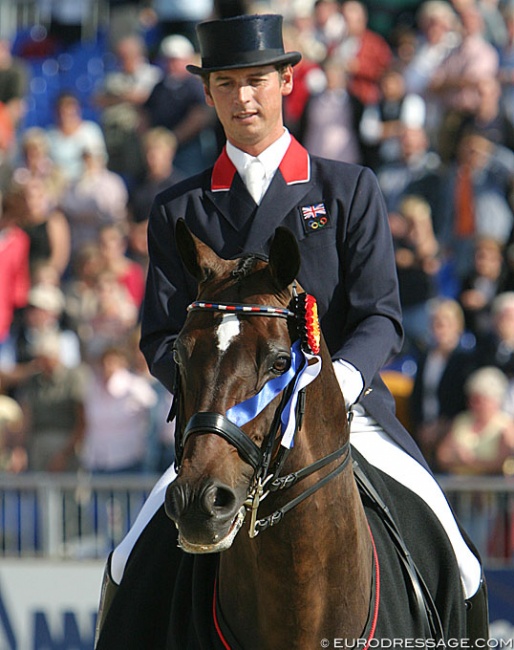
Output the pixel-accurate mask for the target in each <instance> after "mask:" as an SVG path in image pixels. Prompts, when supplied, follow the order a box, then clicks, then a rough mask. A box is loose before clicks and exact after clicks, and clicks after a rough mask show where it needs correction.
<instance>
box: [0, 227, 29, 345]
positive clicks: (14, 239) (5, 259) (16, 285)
mask: <svg viewBox="0 0 514 650" xmlns="http://www.w3.org/2000/svg"><path fill="white" fill-rule="evenodd" d="M29 249H30V239H29V236H28V235H27V233H25V232H23V230H22V229H21V228H18V227H17V226H13V227H8V228H4V229H3V230H0V342H2V341H5V339H6V338H7V336H8V334H9V328H10V327H11V323H12V319H13V314H14V310H15V309H19V308H20V307H24V306H25V305H26V304H27V294H28V292H29V289H30V273H29Z"/></svg>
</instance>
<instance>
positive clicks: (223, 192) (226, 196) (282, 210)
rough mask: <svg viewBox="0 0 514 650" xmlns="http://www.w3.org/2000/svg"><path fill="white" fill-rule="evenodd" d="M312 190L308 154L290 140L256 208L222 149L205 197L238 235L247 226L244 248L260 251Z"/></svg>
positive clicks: (293, 140)
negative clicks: (207, 197)
mask: <svg viewBox="0 0 514 650" xmlns="http://www.w3.org/2000/svg"><path fill="white" fill-rule="evenodd" d="M311 187H312V179H311V169H310V158H309V154H308V153H307V150H306V149H304V147H302V146H301V145H300V144H299V143H298V141H297V140H295V139H294V138H292V139H291V144H290V145H289V148H288V150H287V151H286V154H285V156H284V158H283V160H282V162H281V164H280V166H279V168H278V170H277V172H276V174H275V176H274V177H273V180H272V182H271V184H270V186H269V188H268V190H267V192H266V194H265V195H264V197H263V200H262V201H261V204H260V205H259V206H258V207H257V206H256V204H255V202H254V201H253V199H252V197H251V196H250V194H249V192H248V190H247V189H246V186H245V184H244V182H243V180H242V179H241V177H240V176H239V174H238V173H237V170H236V168H235V166H234V165H233V163H232V161H231V160H230V158H229V157H228V155H227V153H226V150H225V149H223V152H222V153H221V155H220V157H219V158H218V160H217V161H216V164H215V165H214V168H213V172H212V177H211V188H210V191H208V192H207V195H208V196H209V198H210V199H211V201H212V202H213V203H214V204H215V206H216V208H217V209H218V210H219V212H220V213H221V214H222V215H223V217H224V218H225V219H226V220H227V221H228V222H229V223H230V224H231V225H232V226H233V227H234V228H235V229H236V230H238V231H240V232H241V231H242V230H244V229H245V227H247V226H248V224H249V231H248V235H247V237H246V238H245V239H246V246H245V249H246V250H251V251H254V252H259V251H260V250H262V249H263V247H264V245H265V244H266V242H267V241H268V240H269V239H270V237H271V236H272V235H273V233H274V231H275V229H276V228H277V226H279V225H280V224H281V223H282V221H283V220H284V218H285V217H286V216H287V215H288V214H289V213H290V212H291V210H293V209H294V207H295V206H296V205H298V204H299V203H300V202H301V200H302V198H303V197H304V196H305V195H306V194H307V193H308V192H309V190H310V189H311ZM229 190H230V191H229ZM252 217H253V219H252ZM250 220H251V223H249V222H250Z"/></svg>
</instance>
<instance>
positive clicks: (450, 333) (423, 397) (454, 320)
mask: <svg viewBox="0 0 514 650" xmlns="http://www.w3.org/2000/svg"><path fill="white" fill-rule="evenodd" d="M430 329H431V332H432V337H433V339H432V342H431V344H430V346H429V347H428V349H427V350H426V351H425V352H423V353H421V354H420V356H419V357H418V367H417V372H416V375H415V378H414V386H413V389H412V394H411V397H410V415H411V418H410V419H411V422H412V424H413V431H412V435H413V437H414V439H415V440H416V441H417V442H418V444H419V446H420V447H421V450H422V451H423V453H424V455H425V458H426V459H427V461H428V463H429V464H430V465H431V467H432V469H434V470H435V471H437V469H438V467H437V462H436V457H435V450H436V447H437V445H438V443H439V440H440V439H441V438H442V437H443V435H444V434H445V433H446V431H447V430H448V426H449V423H450V422H451V420H452V419H453V418H454V417H455V416H456V415H457V413H460V412H461V411H463V410H464V409H465V408H466V399H465V395H464V392H463V384H464V381H465V380H466V379H467V377H468V376H469V375H470V374H471V372H472V371H473V370H474V368H475V365H474V364H475V359H474V355H473V350H472V349H469V348H467V347H465V346H464V344H463V341H464V339H463V334H464V314H463V312H462V309H461V308H460V306H459V304H458V302H456V301H455V300H451V299H437V300H435V301H434V302H433V303H431V305H430Z"/></svg>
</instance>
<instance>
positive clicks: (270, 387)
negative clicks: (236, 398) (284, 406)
mask: <svg viewBox="0 0 514 650" xmlns="http://www.w3.org/2000/svg"><path fill="white" fill-rule="evenodd" d="M303 364H305V356H304V354H303V352H302V351H301V349H300V341H299V340H298V341H295V342H294V343H293V345H292V346H291V366H290V367H289V370H287V371H286V372H285V373H284V374H283V375H280V377H276V378H275V379H271V380H270V381H268V382H266V384H264V386H263V387H262V388H261V390H260V391H259V392H258V393H257V394H256V395H254V396H253V397H250V398H249V399H246V400H245V401H244V402H241V403H240V404H236V405H235V406H233V407H232V408H230V409H229V410H228V411H227V413H226V415H227V418H228V419H229V420H230V421H231V422H233V423H234V424H236V425H237V426H238V427H242V426H243V425H244V424H246V423H247V422H250V421H251V420H253V418H254V417H256V416H257V415H259V413H261V411H263V410H264V409H265V408H266V406H268V404H270V403H271V402H272V401H273V400H274V399H275V397H276V396H277V395H279V394H280V393H281V392H282V391H283V390H284V388H286V386H287V385H288V384H289V383H290V382H291V381H292V380H293V379H294V378H295V376H296V374H297V372H298V371H299V370H300V369H301V367H302V365H303Z"/></svg>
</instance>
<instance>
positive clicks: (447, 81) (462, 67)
mask: <svg viewBox="0 0 514 650" xmlns="http://www.w3.org/2000/svg"><path fill="white" fill-rule="evenodd" d="M459 15H460V19H461V23H462V40H461V42H460V44H459V45H458V46H457V47H456V48H455V49H454V50H452V52H451V53H450V54H449V55H448V57H447V58H446V59H445V60H444V61H443V62H442V63H441V64H440V65H439V67H438V68H437V69H436V70H435V71H434V74H433V76H432V79H431V82H430V85H429V91H430V92H431V93H433V94H434V95H435V96H436V97H437V98H438V100H439V102H440V107H441V112H442V120H441V128H440V132H439V141H438V145H437V148H438V151H439V153H440V154H441V157H442V159H443V160H444V161H445V162H447V161H449V160H451V159H452V157H453V151H452V148H451V145H452V143H453V142H454V140H455V136H456V133H457V131H458V129H459V127H460V125H461V123H462V120H463V119H464V118H465V117H466V115H468V114H469V113H473V112H474V111H476V109H477V107H478V103H479V97H478V88H477V84H478V82H479V81H480V80H481V79H489V78H494V77H496V75H497V74H498V69H499V58H498V53H497V52H496V50H495V49H494V47H493V46H492V45H491V44H490V43H488V42H487V41H486V40H485V38H484V34H483V30H484V24H483V20H482V17H481V15H480V12H479V10H478V8H477V7H476V6H475V5H473V4H467V5H465V6H464V7H462V8H461V10H460V14H459Z"/></svg>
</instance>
